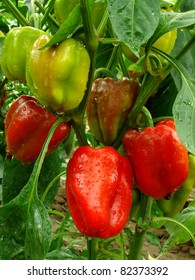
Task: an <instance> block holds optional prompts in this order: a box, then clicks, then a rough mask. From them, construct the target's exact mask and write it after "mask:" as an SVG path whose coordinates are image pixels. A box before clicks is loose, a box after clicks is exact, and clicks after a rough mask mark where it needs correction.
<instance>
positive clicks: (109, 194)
mask: <svg viewBox="0 0 195 280" xmlns="http://www.w3.org/2000/svg"><path fill="white" fill-rule="evenodd" d="M66 198H67V202H68V206H69V209H70V214H71V216H72V218H73V221H74V223H75V225H76V227H77V228H78V230H79V231H80V232H81V233H83V234H85V235H87V236H90V237H100V238H108V237H111V236H114V235H117V234H118V233H119V232H120V231H121V230H122V229H123V228H124V226H125V225H126V223H127V221H128V218H129V213H130V209H131V203H132V168H131V165H130V163H129V161H128V159H127V158H126V157H124V156H121V155H120V154H119V152H118V151H116V150H115V149H114V148H112V147H109V146H107V147H104V148H92V147H89V146H82V147H79V148H78V149H77V150H76V151H75V152H74V154H73V156H72V158H71V159H70V161H69V162H68V166H67V174H66Z"/></svg>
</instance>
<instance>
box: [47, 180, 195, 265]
mask: <svg viewBox="0 0 195 280" xmlns="http://www.w3.org/2000/svg"><path fill="white" fill-rule="evenodd" d="M64 192H65V191H64V183H63V182H62V184H61V187H60V188H59V191H58V194H57V196H56V198H55V200H54V203H53V205H52V209H55V210H57V211H60V212H62V213H66V211H67V203H66V199H65V194H64ZM194 197H195V190H194V192H193V199H194ZM53 224H54V230H55V229H56V228H57V227H58V223H56V216H55V218H54V219H53ZM152 233H154V234H155V235H157V236H158V239H159V240H160V243H161V244H163V243H164V242H165V241H166V240H167V238H168V237H169V235H168V233H167V231H166V230H165V229H164V228H161V229H153V230H152ZM142 254H143V256H144V258H145V259H156V258H157V257H158V256H159V248H158V247H157V246H156V245H153V244H151V243H150V242H148V241H145V242H144V246H143V251H142ZM159 259H160V260H195V248H194V246H193V244H192V242H191V241H189V242H188V243H185V244H180V245H174V246H173V247H172V249H171V250H170V251H169V252H168V253H167V254H165V255H163V256H161V257H160V258H159Z"/></svg>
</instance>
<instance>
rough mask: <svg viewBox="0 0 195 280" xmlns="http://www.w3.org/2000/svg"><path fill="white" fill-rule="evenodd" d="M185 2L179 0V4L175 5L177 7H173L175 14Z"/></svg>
mask: <svg viewBox="0 0 195 280" xmlns="http://www.w3.org/2000/svg"><path fill="white" fill-rule="evenodd" d="M183 1H184V0H177V2H176V3H175V5H174V7H173V11H174V12H177V11H178V10H179V9H180V7H181V5H182V4H183Z"/></svg>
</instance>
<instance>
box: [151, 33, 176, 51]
mask: <svg viewBox="0 0 195 280" xmlns="http://www.w3.org/2000/svg"><path fill="white" fill-rule="evenodd" d="M176 39H177V29H173V30H171V31H169V32H167V33H165V34H163V35H162V36H161V37H160V38H159V39H158V40H157V41H156V42H155V43H154V44H153V47H155V48H157V49H159V50H161V51H163V52H165V53H167V54H170V53H171V52H172V50H173V48H174V46H175V42H176Z"/></svg>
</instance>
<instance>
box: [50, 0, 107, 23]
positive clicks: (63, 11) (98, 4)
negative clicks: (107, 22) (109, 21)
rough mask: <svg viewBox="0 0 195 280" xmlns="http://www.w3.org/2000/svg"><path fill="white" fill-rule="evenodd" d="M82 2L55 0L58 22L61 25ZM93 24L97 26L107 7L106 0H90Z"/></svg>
mask: <svg viewBox="0 0 195 280" xmlns="http://www.w3.org/2000/svg"><path fill="white" fill-rule="evenodd" d="M79 3H80V1H79V0H71V1H70V0H55V2H54V13H55V16H56V19H57V22H58V23H59V24H60V25H61V24H62V23H63V22H64V21H65V19H66V18H67V17H68V15H69V14H70V13H71V11H72V10H73V9H74V8H75V7H76V5H78V4H79ZM89 3H90V8H91V15H92V16H91V18H92V24H93V25H94V26H95V27H96V28H97V27H98V25H99V24H100V21H101V19H102V17H103V14H104V10H105V9H106V7H107V1H106V0H96V1H94V0H90V2H89Z"/></svg>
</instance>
